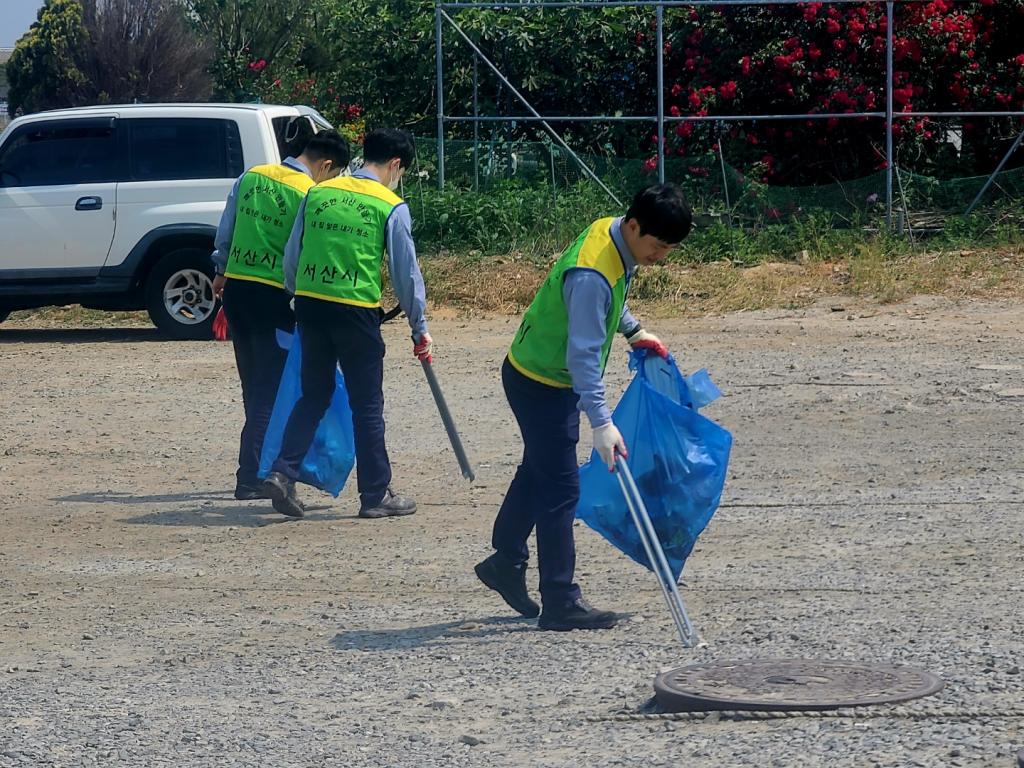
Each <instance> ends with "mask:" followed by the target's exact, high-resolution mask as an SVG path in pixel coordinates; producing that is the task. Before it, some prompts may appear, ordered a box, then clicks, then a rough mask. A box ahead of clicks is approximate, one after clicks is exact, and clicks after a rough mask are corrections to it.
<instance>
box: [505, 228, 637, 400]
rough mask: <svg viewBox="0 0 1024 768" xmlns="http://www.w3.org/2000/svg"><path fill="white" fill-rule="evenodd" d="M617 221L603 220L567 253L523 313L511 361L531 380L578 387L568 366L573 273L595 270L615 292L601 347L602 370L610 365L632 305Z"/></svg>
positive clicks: (549, 384)
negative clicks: (614, 231) (569, 278)
mask: <svg viewBox="0 0 1024 768" xmlns="http://www.w3.org/2000/svg"><path fill="white" fill-rule="evenodd" d="M613 221H614V219H613V218H607V219H598V220H597V221H595V222H594V223H593V224H591V225H590V226H589V227H588V228H587V229H586V230H585V231H584V232H583V234H581V235H580V236H579V237H578V238H577V239H576V242H575V243H573V244H572V245H571V246H569V248H568V249H567V250H566V251H565V252H564V253H563V254H562V256H561V257H560V258H559V259H558V261H557V262H555V266H554V267H552V268H551V272H549V273H548V277H547V279H546V280H545V281H544V283H543V284H542V285H541V287H540V290H538V291H537V295H536V296H535V297H534V299H533V303H532V304H530V308H529V309H527V310H526V314H525V315H523V322H522V323H521V324H520V326H519V330H518V331H517V332H516V337H515V340H514V341H513V342H512V346H511V348H510V349H509V352H508V361H509V362H510V363H511V364H512V366H513V367H514V368H515V369H516V370H517V371H519V372H520V373H521V374H523V375H524V376H526V377H527V378H530V379H533V380H534V381H539V382H540V383H542V384H547V385H548V386H552V387H559V388H570V387H572V377H571V376H570V375H569V369H568V367H567V365H566V354H567V351H568V346H569V314H568V311H567V309H566V306H565V299H564V294H563V292H562V287H563V285H564V282H565V274H566V273H567V272H568V271H569V270H571V269H593V270H595V271H596V272H599V273H600V274H601V275H602V276H603V277H604V279H605V280H607V281H608V287H609V288H611V291H612V301H611V306H610V307H609V309H608V317H607V319H606V323H605V325H606V329H607V335H606V338H605V342H604V345H603V346H602V348H601V370H602V371H604V368H605V366H606V365H607V364H608V355H609V353H610V352H611V349H612V341H613V340H614V338H615V332H616V331H617V330H618V327H619V320H620V318H621V317H622V308H623V307H624V306H625V304H626V270H625V267H624V266H623V264H622V257H621V256H620V255H619V249H618V248H616V247H615V241H614V240H612V235H611V226H612V222H613Z"/></svg>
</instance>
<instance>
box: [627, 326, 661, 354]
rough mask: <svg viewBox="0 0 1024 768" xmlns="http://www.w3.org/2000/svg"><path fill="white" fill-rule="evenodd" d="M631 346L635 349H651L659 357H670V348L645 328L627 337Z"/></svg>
mask: <svg viewBox="0 0 1024 768" xmlns="http://www.w3.org/2000/svg"><path fill="white" fill-rule="evenodd" d="M626 341H628V342H629V346H631V347H632V348H633V349H649V350H651V352H653V353H654V354H656V355H657V356H658V357H663V358H665V357H668V347H666V346H665V344H664V342H662V340H661V339H659V338H658V337H657V336H655V335H654V334H653V333H648V332H647V331H645V330H644V329H643V328H637V329H636V330H635V331H633V333H631V334H630V335H629V336H627V337H626Z"/></svg>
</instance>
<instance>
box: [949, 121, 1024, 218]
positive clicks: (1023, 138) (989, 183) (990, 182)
mask: <svg viewBox="0 0 1024 768" xmlns="http://www.w3.org/2000/svg"><path fill="white" fill-rule="evenodd" d="M1021 142H1024V131H1021V132H1020V135H1019V136H1017V140H1016V141H1015V142H1013V146H1012V147H1010V151H1009V152H1007V153H1006V154H1005V155H1003V159H1002V160H1000V161H999V165H997V166H996V169H995V170H994V171H992V175H991V176H989V177H988V179H987V180H986V181H985V185H984V186H983V187H982V188H981V191H979V192H978V195H977V197H975V198H974V200H973V202H972V203H971V204H970V205H969V206H967V210H966V211H964V216H970V215H971V211H973V210H974V209H975V208H976V207H977V205H978V203H980V202H981V198H983V197H984V196H985V193H986V192H988V188H989V187H991V186H992V185H993V184H994V183H995V181H996V176H998V175H999V172H1000V171H1001V170H1003V166H1004V165H1006V163H1007V162H1008V161H1009V159H1010V157H1011V156H1012V155H1013V153H1014V152H1016V151H1017V148H1018V147H1019V146H1020V145H1021Z"/></svg>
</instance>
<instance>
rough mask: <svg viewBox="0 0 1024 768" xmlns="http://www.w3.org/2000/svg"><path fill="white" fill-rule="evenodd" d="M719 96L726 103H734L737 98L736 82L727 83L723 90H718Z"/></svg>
mask: <svg viewBox="0 0 1024 768" xmlns="http://www.w3.org/2000/svg"><path fill="white" fill-rule="evenodd" d="M718 95H719V96H721V97H722V98H723V99H725V100H726V101H732V100H733V99H735V98H736V81H735V80H730V81H729V82H727V83H725V84H724V85H723V86H722V87H721V88H719V89H718Z"/></svg>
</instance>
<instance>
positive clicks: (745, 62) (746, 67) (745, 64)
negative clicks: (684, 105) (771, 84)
mask: <svg viewBox="0 0 1024 768" xmlns="http://www.w3.org/2000/svg"><path fill="white" fill-rule="evenodd" d="M1021 56H1022V57H1024V54H1021ZM740 71H741V72H742V73H743V74H744V75H749V74H750V57H749V56H744V57H743V58H742V59H740Z"/></svg>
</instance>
